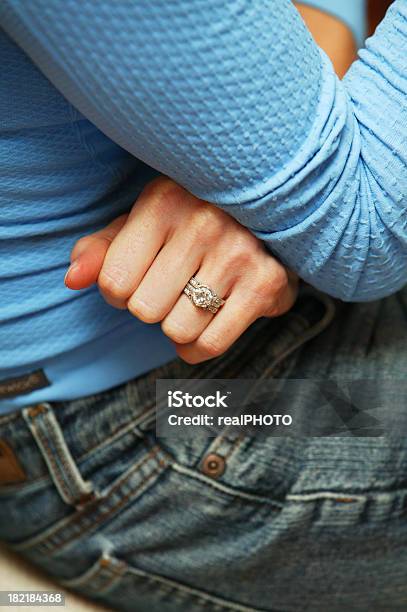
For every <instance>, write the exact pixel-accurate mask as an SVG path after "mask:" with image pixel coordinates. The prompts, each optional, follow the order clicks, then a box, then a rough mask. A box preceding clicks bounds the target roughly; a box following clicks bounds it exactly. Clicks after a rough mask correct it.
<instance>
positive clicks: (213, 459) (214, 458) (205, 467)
mask: <svg viewBox="0 0 407 612" xmlns="http://www.w3.org/2000/svg"><path fill="white" fill-rule="evenodd" d="M225 468H226V461H225V459H224V457H221V456H220V455H216V454H215V453H210V454H209V455H207V456H206V457H205V459H204V460H203V461H202V472H203V474H205V475H206V476H210V477H211V478H219V476H222V474H223V472H224V471H225Z"/></svg>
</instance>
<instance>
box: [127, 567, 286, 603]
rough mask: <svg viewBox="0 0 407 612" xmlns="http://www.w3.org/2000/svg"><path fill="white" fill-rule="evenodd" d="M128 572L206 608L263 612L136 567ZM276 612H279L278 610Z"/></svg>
mask: <svg viewBox="0 0 407 612" xmlns="http://www.w3.org/2000/svg"><path fill="white" fill-rule="evenodd" d="M127 571H128V572H129V573H130V574H135V575H136V576H137V577H138V578H143V579H145V580H148V581H150V582H153V583H154V584H157V583H159V585H160V587H161V588H162V589H163V587H167V589H168V588H171V589H173V590H176V591H178V592H179V593H180V594H182V595H183V596H185V595H188V596H191V597H194V598H195V599H197V600H198V601H199V602H200V604H201V605H203V606H204V607H209V606H210V607H211V609H213V610H233V611H234V612H263V610H261V609H260V608H251V607H250V608H249V607H247V606H245V605H244V604H238V603H234V602H232V601H228V600H225V599H223V598H220V597H217V596H216V595H211V594H210V593H205V591H202V590H200V589H195V588H194V587H188V586H187V585H184V584H182V583H179V582H177V581H175V580H172V579H171V578H164V577H162V576H158V575H157V574H152V573H149V572H145V571H143V570H139V569H137V568H135V567H132V566H130V565H127ZM274 612H277V611H276V610H275V611H274Z"/></svg>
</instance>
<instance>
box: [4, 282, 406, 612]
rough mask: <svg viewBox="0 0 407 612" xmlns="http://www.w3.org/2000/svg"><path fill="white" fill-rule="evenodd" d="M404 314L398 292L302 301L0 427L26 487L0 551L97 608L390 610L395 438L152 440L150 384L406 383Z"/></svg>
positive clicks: (7, 499)
mask: <svg viewBox="0 0 407 612" xmlns="http://www.w3.org/2000/svg"><path fill="white" fill-rule="evenodd" d="M406 306H407V291H406V290H405V291H403V292H400V293H399V294H397V295H395V296H392V297H390V298H387V299H385V300H381V301H379V302H375V303H369V304H342V303H340V302H336V301H333V300H331V299H329V298H326V297H324V296H320V295H319V294H317V293H312V292H311V293H309V292H304V293H302V294H301V295H300V297H299V299H298V301H297V303H296V305H295V307H294V308H293V310H292V311H291V312H289V313H287V314H286V315H284V316H283V317H281V318H279V319H275V320H265V319H263V320H259V321H258V322H256V323H255V324H254V325H253V326H252V327H251V328H250V329H249V330H248V331H247V332H246V333H245V334H244V336H242V338H241V339H240V340H239V341H238V342H237V343H236V344H235V346H234V347H233V348H232V349H231V350H230V351H229V352H228V353H227V354H226V355H225V356H223V357H221V358H219V359H216V360H213V361H210V362H207V363H205V364H201V365H197V366H190V365H187V364H185V363H183V362H181V361H174V362H171V363H169V364H167V365H165V366H163V367H161V368H159V369H158V370H155V371H153V372H151V373H150V374H148V375H147V376H143V377H140V378H138V379H136V380H133V381H130V382H129V383H127V384H125V385H123V386H121V387H118V388H115V389H112V390H110V391H108V392H105V393H101V394H98V395H95V396H92V397H86V398H83V399H80V400H75V401H72V402H67V403H59V404H53V405H49V404H44V405H40V406H30V407H27V408H25V409H24V410H23V411H18V412H16V413H13V414H11V415H5V416H4V417H3V418H1V419H0V441H4V442H6V443H7V444H8V445H9V447H10V448H12V450H13V452H14V454H15V457H16V458H17V460H18V462H19V465H20V467H21V469H22V470H23V472H24V473H25V477H26V478H25V480H23V481H22V482H20V483H16V484H8V485H7V484H6V485H3V486H2V487H0V538H1V539H2V540H4V541H5V542H7V543H8V544H9V545H10V546H11V547H12V548H14V549H15V550H17V551H19V552H20V554H21V555H23V556H24V557H25V558H27V559H29V560H31V561H32V562H34V563H35V564H37V565H38V566H40V567H42V568H43V569H45V570H46V571H47V572H49V573H50V574H51V575H53V576H55V577H56V579H57V580H58V581H60V582H61V583H63V584H65V585H67V586H68V587H70V588H72V589H74V590H76V591H79V592H81V593H83V594H85V595H86V596H88V597H90V598H93V599H95V600H97V601H100V602H102V603H104V604H105V605H107V606H108V607H109V608H110V609H113V610H131V611H141V612H143V611H147V612H184V611H188V612H191V611H195V610H196V611H197V612H199V611H203V610H205V611H206V612H208V611H211V612H212V611H213V612H215V611H216V612H223V611H233V610H235V611H249V610H251V611H255V610H267V611H270V612H271V611H273V612H277V611H279V612H282V611H291V610H292V611H304V610H305V611H308V610H309V611H312V612H319V611H321V612H327V611H328V610H329V611H330V612H336V611H337V612H339V611H340V612H343V610H345V609H346V610H350V611H369V612H370V611H383V612H388V611H390V610H391V611H392V612H396V611H398V610H399V611H405V610H406V609H407V440H406V439H405V438H404V437H386V436H382V437H354V436H349V437H346V436H345V437H333V438H332V437H330V438H297V439H294V438H287V437H285V438H284V437H280V438H275V437H274V438H272V437H265V436H262V437H257V436H253V437H250V436H242V435H240V436H237V437H233V436H229V435H228V432H223V433H222V434H220V435H219V436H218V437H217V438H212V439H209V438H207V437H205V435H203V434H199V433H197V435H196V436H195V437H194V438H193V439H188V440H185V441H182V440H181V441H180V440H172V439H170V438H163V439H157V438H156V436H155V427H154V418H155V408H154V400H155V395H154V384H153V383H154V381H155V379H156V378H158V377H159V378H200V377H209V378H211V377H212V378H233V377H242V378H259V377H262V376H263V377H277V376H278V377H282V378H284V377H286V378H290V377H294V378H301V377H303V378H312V377H318V378H321V377H322V378H333V379H335V378H337V379H340V378H341V377H344V378H352V377H353V378H358V377H359V378H364V379H368V378H376V379H377V378H378V377H379V378H380V379H382V380H383V389H384V390H385V389H386V388H389V389H390V386H388V387H386V385H389V381H390V382H391V380H394V379H395V378H400V379H403V378H405V375H406V363H407V358H406V351H405V346H406V341H407V317H406V313H407V307H406ZM386 395H387V392H385V393H384V396H383V401H384V402H385V401H386ZM306 401H308V402H309V410H310V414H311V411H312V408H313V405H312V398H309V397H308V398H307V400H306ZM383 406H384V409H386V410H394V411H395V412H397V411H400V410H403V409H404V408H406V398H400V400H399V401H398V400H397V398H395V397H394V396H393V397H392V399H391V402H388V403H387V404H383ZM208 456H211V457H212V458H215V464H216V465H218V466H220V468H221V469H219V470H217V471H216V470H215V471H213V470H212V471H208V470H207V469H206V468H207V464H208V462H207V459H208ZM216 462H217V463H216Z"/></svg>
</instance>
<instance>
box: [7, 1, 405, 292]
mask: <svg viewBox="0 0 407 612" xmlns="http://www.w3.org/2000/svg"><path fill="white" fill-rule="evenodd" d="M274 7H275V4H274V3H270V2H269V1H268V0H253V1H252V2H246V1H245V0H229V1H228V2H219V1H218V0H173V1H172V2H168V1H167V0H152V1H151V2H131V3H130V2H128V1H121V0H118V1H117V2H111V1H110V0H98V1H97V2H95V1H94V0H81V1H79V0H64V2H60V0H31V1H30V2H26V1H25V0H2V2H1V4H0V25H1V27H3V28H4V29H5V31H6V32H7V33H8V34H9V35H10V36H11V37H12V38H14V40H15V41H16V42H17V43H18V44H19V45H20V46H21V47H22V48H23V49H24V50H25V51H26V52H27V54H28V55H29V56H30V57H31V58H32V60H33V61H34V62H35V63H36V64H37V65H38V66H39V67H40V68H41V69H42V71H43V72H44V73H45V74H46V75H47V76H48V78H49V79H50V80H51V81H52V82H53V83H54V84H55V85H56V87H58V88H59V89H60V90H61V91H62V93H63V94H64V95H65V96H66V97H67V98H68V99H69V100H70V101H71V102H72V103H73V104H74V105H76V106H77V108H78V109H79V110H80V111H81V112H82V113H83V114H84V115H85V116H87V117H88V118H89V119H90V120H91V121H93V122H94V123H95V124H96V125H97V126H98V127H99V128H100V129H101V130H102V131H104V132H105V133H106V134H107V135H108V136H109V137H110V138H111V139H113V140H114V141H116V142H117V143H118V144H120V145H121V146H122V147H124V148H125V149H127V150H128V151H130V152H131V153H132V154H133V155H134V156H136V157H138V158H140V159H141V160H143V161H144V162H146V163H147V164H149V165H150V166H152V167H154V168H155V169H157V170H158V171H159V172H162V173H164V174H167V175H169V176H171V177H172V178H173V179H174V180H176V181H177V182H179V183H180V184H182V185H183V186H185V187H186V188H187V189H188V190H190V191H191V192H192V193H194V194H195V195H197V196H198V197H201V198H204V199H206V200H208V201H210V202H213V203H215V204H216V205H218V206H220V207H221V208H223V209H224V210H226V211H227V212H228V213H229V214H232V215H233V216H234V217H235V218H236V219H238V220H239V221H240V222H241V223H242V224H243V225H245V226H246V227H248V228H249V229H250V230H251V231H252V232H254V233H255V234H256V235H258V236H259V237H260V238H261V239H262V240H264V241H265V243H266V244H267V245H268V246H269V248H270V249H271V250H272V252H273V253H275V254H277V255H278V256H279V257H280V258H281V259H282V261H283V262H285V263H286V264H287V265H289V266H290V267H291V268H293V269H294V270H296V271H297V272H298V273H299V275H300V276H301V277H302V278H304V279H305V280H307V281H308V282H310V283H311V284H313V285H315V286H317V287H319V288H320V289H322V290H324V291H326V292H327V293H330V294H331V295H334V296H338V297H340V298H342V299H345V300H370V299H375V298H379V297H381V296H384V295H387V294H390V293H392V292H394V291H396V290H397V289H399V288H400V287H402V286H403V285H404V284H405V283H406V281H407V215H406V193H407V146H406V137H407V105H406V92H407V79H406V58H407V56H406V54H405V47H406V39H407V0H397V1H396V2H394V3H393V5H392V7H391V8H390V10H389V12H388V14H387V16H386V18H385V20H384V22H383V23H382V25H381V26H380V27H379V29H378V31H377V32H376V34H375V36H374V37H373V38H371V39H370V40H369V41H368V42H367V45H366V49H365V50H363V51H361V53H360V59H359V61H357V62H356V63H355V64H354V65H353V67H352V68H351V70H350V72H349V73H348V75H347V77H346V79H345V81H344V83H341V82H340V81H339V80H338V79H337V78H336V77H335V74H334V71H333V68H332V66H331V64H330V62H329V60H328V59H327V58H326V56H325V55H324V54H323V53H322V52H320V51H319V49H318V48H317V47H316V45H315V44H314V42H313V40H312V38H311V36H310V35H309V33H308V31H307V30H306V28H305V26H304V24H303V23H302V20H301V19H300V17H299V15H298V13H297V11H296V9H295V8H294V7H293V5H292V4H291V2H290V0H280V2H279V3H278V10H275V8H274Z"/></svg>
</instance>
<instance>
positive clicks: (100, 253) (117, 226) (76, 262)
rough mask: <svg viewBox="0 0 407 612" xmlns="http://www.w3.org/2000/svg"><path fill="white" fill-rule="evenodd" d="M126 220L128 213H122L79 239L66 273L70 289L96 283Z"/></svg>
mask: <svg viewBox="0 0 407 612" xmlns="http://www.w3.org/2000/svg"><path fill="white" fill-rule="evenodd" d="M126 220H127V215H121V216H120V217H118V218H117V219H115V220H114V221H112V223H110V224H109V225H108V226H107V227H105V228H103V229H102V230H100V231H99V232H95V233H94V234H91V235H90V236H85V237H84V238H81V239H80V240H78V242H77V243H76V244H75V246H74V248H73V250H72V253H71V262H72V263H71V265H70V267H69V269H68V271H67V273H66V275H65V284H66V286H67V287H68V288H69V289H74V290H79V289H85V288H86V287H90V286H91V285H93V283H96V281H97V279H98V276H99V273H100V271H101V269H102V265H103V261H104V258H105V256H106V253H107V251H108V249H109V247H110V245H111V243H112V241H113V240H114V238H115V237H116V236H117V234H118V233H119V232H120V230H121V229H122V227H123V226H124V224H125V223H126Z"/></svg>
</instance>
